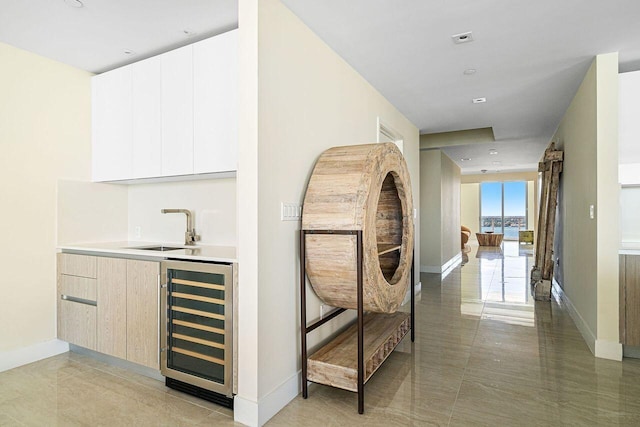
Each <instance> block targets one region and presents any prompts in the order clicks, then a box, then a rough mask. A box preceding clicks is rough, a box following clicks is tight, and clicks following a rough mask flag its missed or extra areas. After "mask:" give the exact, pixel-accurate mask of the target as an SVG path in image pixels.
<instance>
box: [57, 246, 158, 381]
mask: <svg viewBox="0 0 640 427" xmlns="http://www.w3.org/2000/svg"><path fill="white" fill-rule="evenodd" d="M66 273H75V274H84V275H89V276H91V275H93V276H94V277H82V276H77V275H71V274H66ZM159 273H160V263H159V262H155V261H139V260H128V259H122V258H108V257H93V256H87V255H75V254H58V294H59V299H58V338H60V339H62V340H64V341H67V342H69V343H72V344H75V345H78V346H80V347H85V348H88V349H91V350H95V351H98V352H100V353H105V354H108V355H111V356H115V357H118V358H121V359H126V360H129V361H131V362H134V363H137V364H140V365H144V366H147V367H150V368H153V369H160V364H159V349H160V348H159V341H158V335H159V313H160V307H159V300H158V293H159V288H158V287H159V284H158V275H159Z"/></svg>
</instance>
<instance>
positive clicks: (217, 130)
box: [193, 31, 238, 173]
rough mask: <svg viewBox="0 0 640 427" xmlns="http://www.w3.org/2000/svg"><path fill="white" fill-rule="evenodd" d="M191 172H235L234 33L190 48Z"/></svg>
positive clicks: (236, 126)
mask: <svg viewBox="0 0 640 427" xmlns="http://www.w3.org/2000/svg"><path fill="white" fill-rule="evenodd" d="M193 87H194V91H193V95H194V99H193V105H194V108H193V109H194V116H193V131H194V135H193V152H194V157H193V169H194V173H209V172H225V171H234V170H236V169H237V163H238V154H237V147H238V144H237V141H238V31H229V32H228V33H225V34H222V35H220V36H217V37H212V38H210V39H207V40H203V41H201V42H198V43H195V44H194V45H193Z"/></svg>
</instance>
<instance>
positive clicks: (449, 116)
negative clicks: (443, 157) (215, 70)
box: [0, 0, 640, 173]
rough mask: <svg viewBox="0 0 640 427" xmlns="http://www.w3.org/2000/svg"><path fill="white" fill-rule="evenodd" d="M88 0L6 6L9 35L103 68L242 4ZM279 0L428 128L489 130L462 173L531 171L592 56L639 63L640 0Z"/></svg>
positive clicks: (5, 38)
mask: <svg viewBox="0 0 640 427" xmlns="http://www.w3.org/2000/svg"><path fill="white" fill-rule="evenodd" d="M82 1H83V3H84V7H82V8H79V9H76V8H72V7H69V6H68V5H67V4H66V3H65V0H0V41H1V42H4V43H8V44H10V45H13V46H16V47H19V48H22V49H26V50H29V51H32V52H34V53H37V54H40V55H42V56H46V57H49V58H52V59H55V60H58V61H61V62H64V63H67V64H70V65H73V66H75V67H78V68H81V69H85V70H88V71H92V72H102V71H105V70H109V69H112V68H115V67H118V66H121V65H124V64H126V63H131V62H134V61H137V60H140V59H143V58H146V57H149V56H152V55H156V54H158V53H161V52H165V51H167V50H170V49H172V48H176V47H179V46H182V45H186V44H189V43H191V42H193V41H196V40H200V39H203V38H206V37H209V36H212V35H215V34H219V33H222V32H225V31H227V30H229V29H232V28H235V27H236V26H237V20H238V18H237V7H238V6H237V3H238V0H128V1H125V0H101V1H100V0H82ZM282 1H283V2H284V3H285V4H286V5H287V6H288V7H289V8H291V9H292V10H293V12H294V13H296V14H297V15H298V16H299V17H300V18H301V19H302V20H303V21H304V22H305V23H306V24H307V25H308V26H309V27H311V29H312V30H314V31H315V32H316V33H317V34H318V35H319V36H320V37H321V38H322V39H324V40H325V41H326V42H327V44H328V45H329V46H331V47H332V48H333V49H334V50H335V51H336V52H338V54H340V55H341V56H342V57H343V58H344V59H345V60H346V61H347V62H348V63H349V64H351V65H352V66H353V67H354V68H355V69H356V70H357V71H358V72H359V73H360V74H362V75H363V76H364V77H365V78H366V79H367V80H368V81H369V82H370V83H371V84H372V85H373V86H374V87H376V88H377V89H378V90H379V91H380V92H381V93H382V94H383V95H384V96H386V97H387V99H389V101H391V103H393V104H394V105H395V106H396V107H397V108H398V109H399V110H400V111H401V112H402V113H404V114H405V115H406V116H407V117H408V118H409V119H410V120H411V121H412V122H413V123H414V124H416V125H417V126H418V127H419V128H420V130H421V132H422V133H433V132H446V131H454V130H463V129H474V128H484V127H493V131H494V134H495V137H496V142H495V143H492V144H482V145H479V144H475V145H467V146H454V147H448V148H445V149H444V151H445V152H446V153H447V154H448V155H449V156H450V157H451V158H452V159H453V160H454V161H456V162H458V164H459V165H460V166H461V168H462V171H463V173H474V172H477V171H479V170H480V169H488V170H490V171H492V172H493V171H495V170H503V171H507V170H532V169H535V168H536V166H537V161H538V159H539V157H540V155H541V154H542V151H543V150H544V148H545V146H546V145H547V143H548V142H549V139H550V138H551V136H552V134H553V132H554V131H555V129H556V127H557V125H558V123H559V121H560V119H561V118H562V115H563V114H564V112H565V110H566V108H567V107H568V105H569V102H570V101H571V99H572V97H573V95H574V93H575V91H576V90H577V88H578V85H579V84H580V82H581V81H582V78H583V76H584V73H585V72H586V70H587V68H588V66H589V64H590V63H591V61H592V59H593V57H594V56H595V55H597V54H599V53H607V52H614V51H619V52H620V64H621V71H628V70H636V69H640V1H638V0H611V1H603V0H562V1H558V0H536V1H513V0H475V1H468V0H446V1H445V0H409V1H402V2H398V1H394V0H348V1H344V0H322V1H317V0H282ZM184 30H188V31H191V32H195V35H194V36H192V37H190V38H189V37H187V36H186V35H185V34H184ZM466 31H473V37H474V41H473V42H471V43H467V44H461V45H455V44H453V42H452V40H451V38H450V36H451V35H454V34H458V33H462V32H466ZM127 49H129V50H132V51H134V52H135V54H133V55H126V54H125V53H124V51H125V50H127ZM468 68H474V69H476V70H477V72H476V73H475V74H474V75H470V76H465V75H463V71H464V70H465V69H468ZM477 97H486V98H487V103H485V104H477V105H474V104H472V103H471V99H472V98H477ZM490 148H495V149H497V150H498V155H495V156H489V154H488V150H489V149H490ZM461 158H471V160H470V161H467V162H461V161H460V159H461ZM638 161H640V159H638ZM493 162H500V164H499V165H494V164H493Z"/></svg>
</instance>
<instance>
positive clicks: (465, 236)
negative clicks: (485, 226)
mask: <svg viewBox="0 0 640 427" xmlns="http://www.w3.org/2000/svg"><path fill="white" fill-rule="evenodd" d="M460 229H461V231H460V241H461V244H460V248H461V249H464V245H466V244H467V242H468V241H469V237H470V236H471V229H469V228H468V227H465V226H464V225H462V226H460Z"/></svg>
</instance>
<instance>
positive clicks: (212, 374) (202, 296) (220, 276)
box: [162, 262, 233, 395]
mask: <svg viewBox="0 0 640 427" xmlns="http://www.w3.org/2000/svg"><path fill="white" fill-rule="evenodd" d="M231 271H232V270H231V266H229V265H223V264H202V263H189V262H167V263H166V276H165V277H166V280H167V289H166V290H167V292H166V295H165V298H166V311H164V310H163V314H164V313H166V325H167V330H166V335H165V336H163V338H164V339H165V340H166V343H163V348H164V349H165V351H164V352H163V355H164V358H163V359H164V360H163V366H162V367H163V369H165V370H166V373H165V375H166V376H168V377H172V378H175V379H177V380H180V381H184V382H188V383H192V384H194V385H197V386H199V387H202V388H205V389H208V390H212V391H217V392H222V393H224V394H226V395H230V394H231V391H230V390H231V389H230V376H231V374H230V373H231V371H232V370H231V363H232V360H233V357H232V354H231V352H232V336H231V334H232V331H233V329H232V327H231V324H232V319H231V315H232V308H231V307H232V306H231V304H232V295H231V293H232V285H231Z"/></svg>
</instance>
